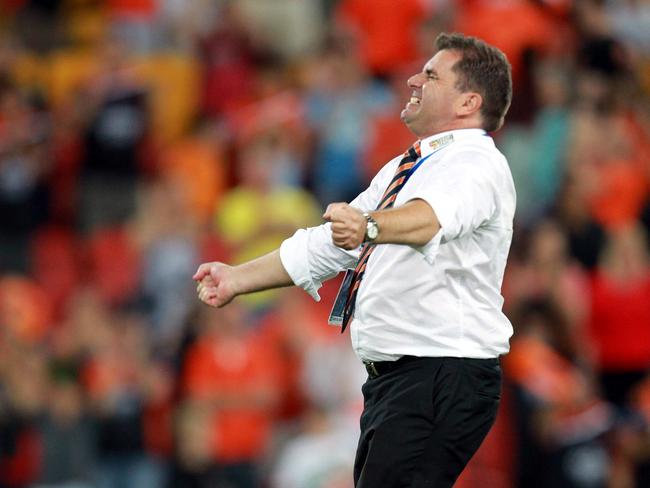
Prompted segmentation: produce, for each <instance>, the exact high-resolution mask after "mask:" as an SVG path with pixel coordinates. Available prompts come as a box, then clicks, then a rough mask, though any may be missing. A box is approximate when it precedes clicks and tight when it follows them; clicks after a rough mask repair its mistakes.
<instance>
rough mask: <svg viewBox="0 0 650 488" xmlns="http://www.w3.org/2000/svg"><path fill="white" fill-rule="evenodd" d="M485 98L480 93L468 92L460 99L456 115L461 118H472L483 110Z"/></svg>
mask: <svg viewBox="0 0 650 488" xmlns="http://www.w3.org/2000/svg"><path fill="white" fill-rule="evenodd" d="M482 105H483V97H482V96H481V95H480V93H476V92H466V93H463V94H461V96H460V97H459V98H458V104H457V106H456V113H457V114H458V115H459V116H461V117H471V116H472V115H474V114H475V113H477V112H479V111H480V110H481V106H482Z"/></svg>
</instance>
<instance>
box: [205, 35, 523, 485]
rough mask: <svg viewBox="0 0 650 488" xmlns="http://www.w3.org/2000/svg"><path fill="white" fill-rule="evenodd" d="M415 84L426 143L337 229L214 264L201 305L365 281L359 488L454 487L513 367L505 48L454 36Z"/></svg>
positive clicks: (343, 209)
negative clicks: (506, 307)
mask: <svg viewBox="0 0 650 488" xmlns="http://www.w3.org/2000/svg"><path fill="white" fill-rule="evenodd" d="M436 46H437V48H438V52H437V53H436V54H435V56H433V57H432V58H431V59H430V60H429V61H428V62H427V63H426V64H425V66H424V68H423V70H422V72H421V73H418V74H416V75H414V76H412V77H411V78H410V79H409V80H408V85H409V87H410V88H411V90H412V95H411V98H410V100H409V102H408V103H407V105H406V107H405V108H404V110H403V111H402V114H401V117H402V120H403V121H404V123H405V124H406V125H407V127H408V128H409V129H410V130H411V132H413V134H414V135H415V136H416V137H417V138H418V141H417V142H416V144H414V146H413V147H411V148H410V149H409V150H408V151H407V152H406V153H405V154H404V155H403V156H399V157H397V158H395V159H394V160H392V161H390V162H389V163H388V164H387V165H386V166H385V167H384V168H383V169H382V170H381V171H380V172H379V173H378V174H377V175H376V176H375V178H374V179H373V180H372V182H371V184H370V186H369V187H368V189H366V190H365V191H364V192H363V193H361V194H360V195H359V196H358V197H357V198H356V199H355V200H354V201H352V202H351V203H350V204H347V203H333V204H330V205H329V206H328V208H327V210H326V212H325V214H324V218H325V219H326V220H327V221H328V222H327V223H326V224H324V225H321V226H319V227H315V228H310V229H301V230H299V231H297V232H296V234H294V236H293V237H291V238H290V239H287V240H286V241H285V242H284V243H283V244H282V246H281V247H280V249H279V250H277V251H275V252H273V253H270V254H268V255H266V256H263V257H261V258H258V259H256V260H253V261H250V262H248V263H244V264H242V265H239V266H235V267H231V266H227V265H225V264H223V263H205V264H202V265H201V266H200V267H199V269H198V271H197V273H196V274H195V275H194V279H195V280H196V281H198V282H199V284H198V287H197V290H198V295H199V298H200V299H201V300H202V301H203V302H205V303H207V304H209V305H212V306H216V307H220V306H223V305H225V304H227V303H229V302H230V301H231V300H232V299H233V298H234V297H235V296H237V295H240V294H243V293H249V292H252V291H257V290H263V289H268V288H274V287H280V286H289V285H293V284H295V285H297V286H300V287H302V288H303V289H305V290H306V291H307V292H308V293H309V294H310V295H311V296H312V297H313V298H314V299H316V300H319V299H320V298H319V296H318V288H319V287H320V286H321V283H322V282H323V281H324V280H327V279H329V278H331V277H333V276H335V275H336V274H337V273H339V272H340V271H343V270H346V269H350V268H353V269H354V271H353V272H350V273H348V276H346V280H345V287H344V289H343V290H342V292H341V293H340V300H337V303H336V305H335V307H334V310H333V316H332V320H333V321H337V322H340V323H342V324H343V327H345V326H347V325H348V324H349V327H350V334H351V338H352V345H353V348H354V350H355V352H356V354H357V355H358V356H359V358H360V360H361V361H363V363H364V364H365V366H366V369H367V371H368V380H367V381H366V383H365V384H364V386H363V394H364V412H363V414H362V417H361V435H360V440H359V445H358V449H357V456H356V460H355V469H354V481H355V486H356V487H357V488H384V487H386V488H389V487H390V488H392V487H418V488H420V487H436V488H438V487H450V486H452V485H453V484H454V482H455V480H456V479H457V477H458V476H459V474H460V472H461V471H462V470H463V468H464V467H465V465H466V464H467V462H468V461H469V459H470V458H471V457H472V455H473V454H474V452H476V450H477V449H478V447H479V445H480V444H481V442H482V441H483V439H484V437H485V435H486V434H487V432H488V431H489V429H490V427H491V426H492V424H493V422H494V418H495V416H496V411H497V408H498V403H499V398H500V383H501V370H500V367H499V360H498V358H499V356H500V355H502V354H505V353H507V352H508V348H509V345H508V340H509V338H510V336H511V334H512V327H511V325H510V322H509V321H508V319H507V318H506V317H505V316H504V315H503V313H502V311H501V306H502V303H503V299H502V297H501V293H500V289H501V283H502V279H503V272H504V268H505V264H506V259H507V255H508V250H509V247H510V242H511V238H512V221H513V217H514V211H515V190H514V185H513V182H512V177H511V174H510V170H509V168H508V165H507V162H506V160H505V158H504V157H503V155H502V154H501V153H500V152H499V151H498V150H497V149H496V148H495V146H494V143H493V141H492V139H491V137H489V135H488V132H489V131H494V130H497V129H499V128H500V127H501V125H502V124H503V119H504V117H505V114H506V112H507V110H508V107H509V105H510V100H511V96H512V81H511V74H510V65H509V64H508V61H507V60H506V58H505V56H504V55H503V53H502V52H501V51H499V50H498V49H496V48H494V47H492V46H489V45H487V44H486V43H484V42H483V41H480V40H478V39H475V38H471V37H465V36H463V35H461V34H451V35H449V34H441V35H440V36H439V37H438V39H437V40H436Z"/></svg>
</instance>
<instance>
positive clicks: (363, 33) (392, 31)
mask: <svg viewBox="0 0 650 488" xmlns="http://www.w3.org/2000/svg"><path fill="white" fill-rule="evenodd" d="M426 13H427V7H426V2H424V1H423V0H401V1H399V2H395V1H394V0H374V1H372V2H367V1H365V0H343V1H342V2H341V3H340V4H339V5H338V7H337V12H336V17H337V20H338V22H339V23H340V24H341V25H343V26H345V27H348V28H350V29H351V30H352V31H353V33H354V34H356V35H357V40H358V42H359V48H360V51H361V56H362V57H363V59H364V61H365V64H366V66H368V67H369V68H370V70H371V71H372V72H373V73H374V74H377V75H382V76H385V75H388V74H390V72H391V71H393V70H394V69H395V68H397V67H398V66H400V65H403V64H406V63H408V62H410V61H414V57H415V56H416V53H417V52H418V50H417V49H416V45H417V42H416V41H417V40H416V32H417V29H416V27H417V26H418V24H419V23H420V22H422V21H423V20H424V19H425V18H426V17H425V14H426Z"/></svg>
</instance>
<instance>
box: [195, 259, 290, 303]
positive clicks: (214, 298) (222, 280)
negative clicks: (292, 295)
mask: <svg viewBox="0 0 650 488" xmlns="http://www.w3.org/2000/svg"><path fill="white" fill-rule="evenodd" d="M192 279H194V280H195V281H197V282H198V285H197V287H196V289H197V293H198V295H199V298H200V299H201V301H202V302H204V303H207V304H208V305H211V306H213V307H223V306H224V305H227V304H228V303H230V302H231V301H232V299H233V298H235V297H236V296H238V295H243V294H245V293H251V292H255V291H262V290H268V289H270V288H280V287H283V286H290V285H293V281H292V280H291V277H290V276H289V274H288V273H287V271H286V270H285V269H284V266H283V265H282V261H281V260H280V251H278V250H276V251H273V252H271V253H269V254H266V255H264V256H262V257H259V258H257V259H253V260H252V261H248V262H246V263H243V264H240V265H238V266H229V265H227V264H224V263H219V262H213V263H203V264H202V265H201V266H199V269H198V270H197V271H196V273H195V274H194V276H193V277H192Z"/></svg>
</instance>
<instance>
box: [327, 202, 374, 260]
mask: <svg viewBox="0 0 650 488" xmlns="http://www.w3.org/2000/svg"><path fill="white" fill-rule="evenodd" d="M323 218H324V219H325V220H327V221H328V222H331V223H332V242H334V245H336V246H338V247H340V248H342V249H346V250H348V251H350V250H352V249H356V248H358V247H359V246H360V245H361V244H362V243H363V239H364V237H365V235H366V218H365V217H364V216H363V212H361V210H358V209H356V208H354V207H351V206H350V205H348V204H347V203H342V202H337V203H330V204H329V205H328V206H327V210H325V213H324V214H323Z"/></svg>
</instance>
